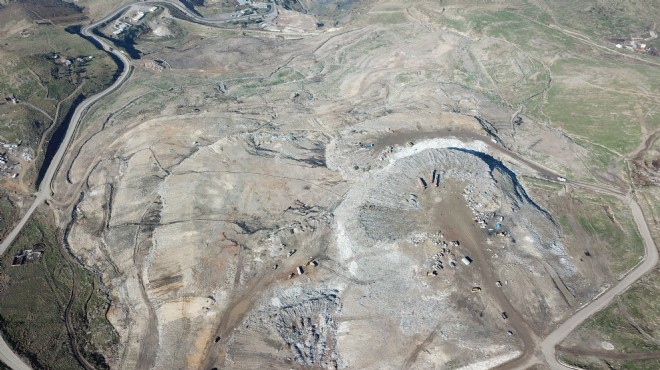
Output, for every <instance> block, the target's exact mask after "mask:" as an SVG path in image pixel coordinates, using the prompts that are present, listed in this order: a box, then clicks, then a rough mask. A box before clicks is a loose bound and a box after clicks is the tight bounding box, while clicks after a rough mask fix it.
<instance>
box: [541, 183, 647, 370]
mask: <svg viewBox="0 0 660 370" xmlns="http://www.w3.org/2000/svg"><path fill="white" fill-rule="evenodd" d="M578 186H582V187H587V188H589V189H591V190H595V191H599V192H605V193H607V194H610V195H614V196H616V197H619V198H620V199H622V200H624V201H626V202H627V203H628V206H629V207H630V210H631V212H632V215H633V218H634V219H635V224H637V229H638V230H639V233H640V235H641V236H642V240H643V241H644V248H645V258H644V261H643V262H642V263H641V264H640V265H639V266H637V268H635V269H634V270H633V271H631V272H630V273H629V274H628V275H626V277H624V278H623V279H621V281H619V283H618V284H617V285H615V286H614V287H613V288H611V289H610V290H608V291H607V292H606V293H604V294H603V295H601V296H600V297H598V298H596V299H595V300H593V301H591V302H590V303H589V304H588V305H586V306H584V307H583V308H582V309H581V310H579V311H578V312H576V313H575V314H574V315H573V316H571V317H570V318H569V319H568V320H566V321H565V322H564V323H563V324H561V325H560V326H559V327H558V328H557V329H555V331H553V332H552V333H550V335H548V336H547V337H546V338H545V339H544V340H543V342H542V343H541V351H542V352H543V356H544V357H545V360H546V362H547V363H548V365H550V368H551V369H553V370H555V369H556V370H564V369H567V368H570V367H568V366H565V365H563V364H562V363H561V362H559V360H558V359H557V355H556V353H555V352H556V346H557V345H559V343H561V342H562V341H563V340H564V339H566V337H567V336H568V335H569V334H570V333H571V332H572V331H573V330H575V328H577V327H578V326H579V325H580V324H582V323H583V322H584V321H585V320H586V319H588V318H589V317H590V316H591V315H593V314H595V313H596V312H598V311H600V310H602V309H603V308H605V307H606V306H608V305H609V304H610V303H611V302H612V300H613V299H614V298H615V297H616V296H618V295H619V294H621V293H623V292H624V291H626V289H628V287H629V286H630V285H632V284H633V283H634V282H635V281H637V279H639V278H640V277H642V275H644V274H646V273H647V272H649V271H651V270H652V269H653V268H654V267H655V265H656V263H657V262H658V248H657V246H656V245H655V241H654V240H653V237H652V236H651V231H650V230H649V227H648V225H647V224H646V220H645V219H644V214H643V213H642V209H641V208H640V207H639V204H638V203H637V202H636V201H635V200H634V199H633V198H632V196H630V195H623V194H621V193H618V192H613V191H610V190H606V189H602V188H600V187H598V186H594V185H586V184H582V185H578Z"/></svg>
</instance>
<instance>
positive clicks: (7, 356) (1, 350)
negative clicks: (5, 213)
mask: <svg viewBox="0 0 660 370" xmlns="http://www.w3.org/2000/svg"><path fill="white" fill-rule="evenodd" d="M126 8H127V7H123V8H121V9H118V10H116V11H114V12H112V13H111V14H109V15H108V16H106V17H105V18H103V19H102V20H100V21H99V22H97V23H94V24H92V25H89V26H87V27H84V28H83V29H82V34H83V35H85V36H91V37H93V38H94V39H95V40H96V41H98V42H99V43H100V44H101V45H103V48H104V49H105V50H106V51H108V52H111V53H113V54H114V55H115V56H117V57H118V58H119V60H121V62H122V63H123V71H122V73H121V75H120V76H119V77H118V78H117V80H116V81H115V82H114V83H113V84H112V86H110V87H109V88H107V89H105V90H104V91H102V92H100V93H98V94H96V95H93V96H91V97H89V98H88V99H86V100H85V101H84V102H82V103H81V104H80V105H79V106H78V107H77V108H76V110H75V112H74V113H73V115H72V116H71V121H70V123H69V127H68V129H67V131H66V135H65V136H64V139H63V140H62V144H61V145H60V147H59V149H58V150H57V153H55V156H54V157H53V161H52V162H51V165H50V167H48V170H47V171H46V174H45V175H44V177H43V180H42V181H41V186H40V188H39V191H38V192H37V193H36V194H35V195H36V197H35V199H34V201H33V202H32V205H31V206H30V208H28V210H27V212H25V215H23V218H21V220H20V221H19V222H18V224H17V225H16V226H15V227H14V229H13V230H12V231H11V232H10V233H9V234H8V235H7V237H6V238H5V239H4V240H3V241H2V243H1V244H0V255H1V254H4V253H5V252H6V251H7V248H9V246H10V245H11V243H12V242H13V241H14V239H16V237H17V236H18V234H19V233H20V232H21V230H22V229H23V227H25V224H26V223H27V222H28V220H29V219H30V217H31V216H32V214H33V213H34V211H35V210H36V209H37V207H39V206H40V205H41V204H42V203H43V202H44V201H45V200H46V199H48V198H49V197H50V196H51V195H52V189H51V184H52V181H53V177H54V176H55V173H56V172H57V169H58V168H59V166H60V163H61V161H62V157H63V156H64V153H65V152H66V151H67V149H68V147H69V144H70V143H71V138H72V137H73V134H74V132H75V131H76V128H77V127H78V125H79V124H80V121H81V118H82V116H83V115H84V113H85V112H86V111H87V109H88V108H89V107H90V106H91V105H92V104H94V103H95V102H97V101H98V100H100V99H102V98H103V97H105V96H106V95H108V94H109V93H110V92H112V91H114V90H115V89H116V88H117V87H119V85H121V84H122V83H124V81H126V79H127V78H128V75H129V73H130V64H129V63H130V60H129V59H128V58H127V57H126V56H125V55H124V54H123V53H120V52H118V51H116V50H111V48H110V46H108V45H107V44H106V43H105V42H104V41H103V40H101V39H100V38H98V37H96V36H94V35H93V34H92V33H91V30H92V29H93V28H94V27H96V26H98V25H99V24H101V23H103V22H104V21H106V20H107V19H109V18H112V17H113V16H115V15H117V14H118V13H119V12H121V11H123V10H125V9H126ZM0 361H2V362H4V363H5V364H7V365H8V366H9V367H11V368H12V369H14V370H29V369H30V367H29V366H28V365H26V364H25V363H24V362H23V361H22V360H21V359H20V357H18V356H17V355H16V354H15V353H14V352H13V351H12V350H11V349H10V348H9V346H8V345H7V343H5V341H4V340H0Z"/></svg>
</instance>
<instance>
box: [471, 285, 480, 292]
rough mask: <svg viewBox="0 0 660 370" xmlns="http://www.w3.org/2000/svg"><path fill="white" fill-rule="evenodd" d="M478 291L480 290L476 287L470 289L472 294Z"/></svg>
mask: <svg viewBox="0 0 660 370" xmlns="http://www.w3.org/2000/svg"><path fill="white" fill-rule="evenodd" d="M480 291H481V288H480V287H478V286H475V287H473V288H472V293H478V292H480Z"/></svg>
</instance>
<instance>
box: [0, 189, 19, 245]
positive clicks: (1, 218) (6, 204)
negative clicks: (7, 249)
mask: <svg viewBox="0 0 660 370" xmlns="http://www.w3.org/2000/svg"><path fill="white" fill-rule="evenodd" d="M16 216H17V214H16V209H15V208H14V205H13V204H12V203H11V201H10V200H9V199H8V198H7V196H6V195H4V194H2V197H1V198H0V237H2V236H3V235H4V234H5V233H6V232H7V231H8V230H9V228H10V227H11V225H12V224H13V223H14V219H15V218H16Z"/></svg>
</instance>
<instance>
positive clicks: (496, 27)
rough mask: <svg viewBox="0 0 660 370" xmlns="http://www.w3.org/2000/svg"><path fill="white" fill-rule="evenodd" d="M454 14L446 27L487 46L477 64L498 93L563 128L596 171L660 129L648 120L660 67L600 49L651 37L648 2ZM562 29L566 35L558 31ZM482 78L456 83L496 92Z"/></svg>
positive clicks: (523, 6) (464, 74)
mask: <svg viewBox="0 0 660 370" xmlns="http://www.w3.org/2000/svg"><path fill="white" fill-rule="evenodd" d="M447 13H448V14H446V15H443V16H442V17H440V18H439V19H438V22H440V24H442V25H443V26H447V27H449V28H452V29H456V30H457V31H460V32H463V33H468V34H471V35H477V36H479V39H481V40H483V41H479V44H480V45H479V47H478V49H475V50H478V52H477V54H476V56H477V58H478V59H479V61H478V62H480V63H482V64H483V66H484V68H485V71H484V72H485V73H486V74H488V76H489V77H490V78H491V79H492V81H493V82H494V83H495V87H494V89H493V90H492V91H493V93H496V94H498V95H499V96H500V98H501V99H502V100H503V101H505V102H508V103H509V104H510V105H511V106H513V107H517V106H518V105H519V104H521V103H522V104H524V105H525V111H524V112H525V114H527V115H530V116H532V117H533V118H534V119H536V120H537V121H542V122H546V123H548V124H550V125H552V126H556V127H560V128H562V129H563V130H564V131H565V132H567V133H568V134H569V135H570V136H571V137H572V138H574V139H575V140H576V141H578V142H579V143H580V144H581V145H583V146H585V147H586V148H588V149H589V153H590V155H589V157H587V158H586V159H587V162H588V164H589V165H591V166H594V169H598V170H603V169H606V168H609V167H610V165H611V164H612V163H613V162H616V161H618V160H619V158H620V157H621V155H623V154H626V153H629V152H631V151H633V150H634V149H635V148H636V147H637V146H638V145H639V143H640V137H641V132H642V128H643V127H646V128H647V130H650V129H651V128H653V127H658V124H659V123H660V121H658V119H657V115H655V114H654V113H652V112H651V113H648V114H645V113H644V112H648V109H647V108H648V107H650V106H653V105H655V100H654V98H653V97H652V96H651V95H649V92H651V91H657V90H658V88H660V87H659V86H657V85H658V81H660V78H657V77H660V74H659V72H658V69H657V67H655V66H651V65H644V64H642V63H635V62H633V61H631V60H628V59H621V58H620V57H617V56H615V54H614V52H612V53H607V52H604V51H603V49H602V48H598V47H597V46H598V45H599V46H602V47H606V48H607V47H611V48H612V49H614V48H613V43H612V41H608V40H609V38H611V37H615V36H616V35H618V37H624V38H627V37H629V35H630V34H631V33H641V32H645V31H647V30H648V27H649V26H650V25H651V24H652V23H653V21H654V20H655V19H657V17H658V16H660V14H658V13H659V10H658V8H657V7H655V6H653V5H652V4H651V3H650V2H649V1H639V2H627V3H626V2H608V3H606V4H605V3H603V4H599V5H588V4H581V3H575V2H570V1H564V0H558V1H552V2H549V3H547V4H545V5H544V6H543V7H542V8H541V7H539V6H538V5H537V4H536V3H531V2H530V3H528V2H519V3H511V4H509V6H508V7H507V8H498V9H495V10H493V9H489V10H488V11H487V10H483V11H479V10H475V9H474V8H468V9H461V8H458V9H452V10H448V12H447ZM558 22H559V23H560V24H561V26H562V27H565V29H566V30H564V29H561V28H559V27H556V26H554V25H556V24H558ZM576 31H577V32H578V33H577V34H576V33H575V32H576ZM484 37H485V39H483V38H484ZM635 56H636V57H640V58H645V57H646V56H644V55H641V54H636V55H635ZM653 60H656V61H657V58H654V59H653ZM622 61H623V63H622ZM475 73H476V74H480V71H479V70H478V69H476V70H475V71H472V72H468V71H464V70H461V69H460V68H457V69H455V72H454V77H455V79H456V80H457V81H458V82H461V83H463V84H465V85H467V86H470V87H473V88H479V87H481V88H484V87H485V86H486V87H488V88H490V86H488V85H485V84H483V83H482V82H481V77H480V76H477V75H475ZM654 77H655V78H654ZM477 81H479V83H477ZM548 87H549V90H547V91H546V92H545V93H544V89H546V88H548ZM537 94H538V95H537ZM619 167H620V166H619Z"/></svg>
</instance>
